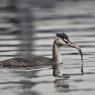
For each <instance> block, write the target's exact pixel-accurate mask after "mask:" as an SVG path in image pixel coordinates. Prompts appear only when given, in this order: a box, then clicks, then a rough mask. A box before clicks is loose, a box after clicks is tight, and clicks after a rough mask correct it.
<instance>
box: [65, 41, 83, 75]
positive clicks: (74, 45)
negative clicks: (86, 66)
mask: <svg viewBox="0 0 95 95" xmlns="http://www.w3.org/2000/svg"><path fill="white" fill-rule="evenodd" d="M67 46H69V47H72V48H76V49H77V50H78V51H79V53H80V55H81V72H82V74H83V53H82V50H81V48H80V46H79V45H77V44H75V43H72V42H70V41H69V42H68V43H67Z"/></svg>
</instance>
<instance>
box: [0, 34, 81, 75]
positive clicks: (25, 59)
mask: <svg viewBox="0 0 95 95" xmlns="http://www.w3.org/2000/svg"><path fill="white" fill-rule="evenodd" d="M61 46H69V47H73V48H76V49H77V50H78V51H79V53H80V54H81V59H82V60H83V56H82V51H81V49H80V47H79V46H78V45H77V44H75V43H72V42H71V41H70V40H69V38H68V36H67V35H66V34H65V33H56V37H55V39H54V42H53V48H52V58H47V57H43V56H37V55H31V56H22V57H16V58H10V59H7V60H4V61H1V62H0V66H3V67H34V66H45V65H52V68H53V76H59V75H60V69H59V66H60V63H62V60H61V54H60V47H61ZM81 72H82V73H83V63H82V65H81Z"/></svg>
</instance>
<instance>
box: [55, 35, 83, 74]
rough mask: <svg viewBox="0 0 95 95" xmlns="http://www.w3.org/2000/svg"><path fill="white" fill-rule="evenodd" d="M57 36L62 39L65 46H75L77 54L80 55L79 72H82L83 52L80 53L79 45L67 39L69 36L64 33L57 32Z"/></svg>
mask: <svg viewBox="0 0 95 95" xmlns="http://www.w3.org/2000/svg"><path fill="white" fill-rule="evenodd" d="M57 36H58V37H60V38H61V39H62V40H63V42H64V43H65V44H64V45H65V46H69V47H72V48H76V49H77V50H78V51H79V54H80V55H81V72H82V74H83V53H82V50H81V48H80V46H79V45H77V44H76V43H73V42H71V41H70V40H69V37H68V36H67V35H66V34H65V33H62V34H61V33H58V34H57Z"/></svg>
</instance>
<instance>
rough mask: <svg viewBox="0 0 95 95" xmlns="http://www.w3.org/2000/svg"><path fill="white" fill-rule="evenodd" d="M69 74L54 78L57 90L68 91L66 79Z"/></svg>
mask: <svg viewBox="0 0 95 95" xmlns="http://www.w3.org/2000/svg"><path fill="white" fill-rule="evenodd" d="M69 77H70V76H67V75H66V76H64V78H63V77H60V78H57V79H55V80H54V86H55V89H56V91H59V92H68V91H69V87H70V86H69V84H68V81H67V79H68V78H69Z"/></svg>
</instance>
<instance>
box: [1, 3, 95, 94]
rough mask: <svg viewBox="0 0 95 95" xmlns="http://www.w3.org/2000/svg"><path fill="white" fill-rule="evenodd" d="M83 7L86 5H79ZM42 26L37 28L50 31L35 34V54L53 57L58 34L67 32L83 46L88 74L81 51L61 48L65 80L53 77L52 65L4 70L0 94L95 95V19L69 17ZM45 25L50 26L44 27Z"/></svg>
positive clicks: (74, 40) (62, 69) (2, 71)
mask: <svg viewBox="0 0 95 95" xmlns="http://www.w3.org/2000/svg"><path fill="white" fill-rule="evenodd" d="M79 4H82V3H80V2H79ZM91 4H93V3H90V5H91ZM71 5H72V4H71ZM90 5H89V6H90ZM81 6H82V5H81ZM75 7H77V6H75ZM82 8H84V7H82ZM91 8H92V9H94V6H90V7H89V11H90V12H91V13H93V10H92V9H91ZM66 10H67V9H66ZM79 10H80V11H79V12H80V13H81V15H82V14H83V15H85V12H84V11H82V9H80V8H79ZM86 10H87V9H86ZM64 11H65V9H64ZM86 12H87V11H86ZM75 13H76V12H75ZM67 14H68V13H67ZM67 14H66V15H67ZM72 14H74V13H72ZM77 14H78V13H77ZM93 14H94V13H93ZM74 15H75V14H74ZM89 15H90V14H89ZM40 23H41V25H40ZM40 23H38V22H37V29H38V30H43V31H44V29H47V32H45V31H44V32H38V33H36V34H35V40H34V42H35V45H34V51H33V53H34V54H37V55H42V56H47V57H51V55H52V52H51V50H52V42H53V39H54V37H55V33H56V32H57V31H58V32H65V33H66V34H68V36H69V37H70V40H71V41H73V42H75V43H77V44H78V45H80V46H81V49H82V51H83V55H84V75H81V71H80V67H81V60H80V55H79V53H78V51H77V50H75V49H73V48H69V47H63V48H61V53H62V58H63V62H64V63H63V65H62V66H61V73H62V74H63V77H59V78H55V77H53V76H52V68H51V66H47V67H42V68H19V69H18V68H15V69H14V68H11V69H9V68H3V67H0V95H6V94H7V95H63V94H64V95H81V94H82V95H90V94H91V95H94V94H95V49H94V48H95V18H94V17H83V18H82V17H76V18H75V19H74V18H73V19H71V18H70V17H68V18H67V19H63V20H52V21H51V20H50V21H48V23H50V24H48V26H47V22H44V21H43V22H40ZM44 23H45V24H46V25H45V26H44V27H43V25H44ZM60 23H61V24H60ZM55 30H56V31H55ZM59 30H60V31H59Z"/></svg>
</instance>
